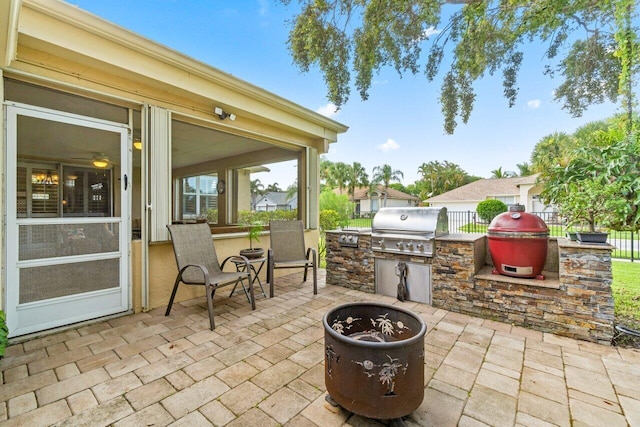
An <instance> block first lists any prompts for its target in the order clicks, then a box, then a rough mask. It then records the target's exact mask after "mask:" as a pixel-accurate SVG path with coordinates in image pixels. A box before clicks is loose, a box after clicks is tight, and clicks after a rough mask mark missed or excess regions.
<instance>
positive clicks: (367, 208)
mask: <svg viewBox="0 0 640 427" xmlns="http://www.w3.org/2000/svg"><path fill="white" fill-rule="evenodd" d="M333 191H334V192H335V193H336V194H344V195H347V196H348V197H349V200H350V201H352V202H353V203H355V215H356V216H361V215H365V216H368V215H370V214H372V213H376V212H378V211H379V210H380V208H382V207H384V206H385V204H384V203H385V202H384V196H385V191H384V185H378V186H376V187H375V188H373V191H372V190H371V189H370V188H369V187H356V188H355V191H354V192H353V197H351V195H350V194H348V190H347V189H346V188H343V189H342V190H340V189H339V188H336V189H334V190H333ZM419 204H420V198H418V197H416V196H412V195H411V194H407V193H403V192H402V191H398V190H396V189H393V188H388V189H387V202H386V207H389V208H390V207H408V206H418V205H419Z"/></svg>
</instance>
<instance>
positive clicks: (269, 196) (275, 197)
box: [256, 191, 298, 205]
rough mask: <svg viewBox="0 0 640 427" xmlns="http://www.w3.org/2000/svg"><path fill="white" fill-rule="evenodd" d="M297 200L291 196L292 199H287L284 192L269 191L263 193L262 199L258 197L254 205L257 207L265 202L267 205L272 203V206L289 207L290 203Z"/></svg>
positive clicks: (296, 197) (295, 196)
mask: <svg viewBox="0 0 640 427" xmlns="http://www.w3.org/2000/svg"><path fill="white" fill-rule="evenodd" d="M297 199H298V196H297V195H293V197H290V198H287V192H286V191H270V192H268V193H265V194H264V195H263V196H262V197H260V198H259V199H258V200H257V201H256V205H259V204H260V203H261V202H263V201H265V202H267V203H269V202H270V203H272V204H274V205H289V204H291V202H295V201H296V200H297Z"/></svg>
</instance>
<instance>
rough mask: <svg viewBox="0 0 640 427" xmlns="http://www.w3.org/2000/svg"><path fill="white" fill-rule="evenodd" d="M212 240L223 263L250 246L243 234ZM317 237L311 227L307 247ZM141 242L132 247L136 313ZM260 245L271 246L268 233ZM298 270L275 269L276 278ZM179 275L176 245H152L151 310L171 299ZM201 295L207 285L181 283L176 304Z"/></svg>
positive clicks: (263, 273) (314, 244)
mask: <svg viewBox="0 0 640 427" xmlns="http://www.w3.org/2000/svg"><path fill="white" fill-rule="evenodd" d="M213 239H214V244H215V246H216V251H217V254H218V259H219V261H220V262H222V261H223V260H224V259H225V258H226V257H228V256H231V255H237V254H238V252H239V251H240V250H241V249H245V248H247V247H248V242H247V238H246V236H245V235H244V234H243V235H235V236H229V235H227V236H214V237H213ZM318 240H319V236H318V231H317V230H308V231H306V232H305V243H306V245H307V247H312V248H315V249H316V251H317V249H318ZM140 244H141V243H139V244H137V245H134V247H136V248H137V249H135V250H132V261H133V262H134V263H133V278H134V280H133V295H134V309H135V311H136V312H139V311H141V310H142V307H141V305H140V298H141V297H140V295H141V288H142V285H141V281H140V274H141V269H142V266H141V263H140V261H139V256H137V255H136V252H139V250H140V249H139V248H140ZM258 246H259V247H263V248H265V249H267V248H268V247H269V234H268V232H265V233H263V235H262V236H261V238H260V242H259V243H258ZM226 268H228V267H226V266H225V270H226ZM301 270H302V269H301ZM295 271H296V270H275V272H274V275H275V277H276V278H278V277H281V276H284V275H286V274H291V273H293V272H295ZM266 273H267V267H266V265H265V266H264V267H263V269H262V271H261V272H260V279H261V280H262V283H263V287H264V290H265V292H266V293H267V295H268V294H269V289H268V285H266ZM177 274H178V269H177V267H176V260H175V256H174V254H173V246H172V245H171V242H165V243H157V244H153V245H151V246H150V247H149V307H148V308H149V309H154V308H158V307H166V305H167V303H168V302H169V298H170V297H171V291H172V290H173V283H174V281H175V279H176V275H177ZM136 277H137V278H138V279H137V280H136V279H135V278H136ZM276 287H277V281H276ZM221 292H223V295H224V293H229V292H231V288H230V287H228V288H226V289H223V290H221ZM200 296H204V287H202V286H187V285H184V284H180V286H179V287H178V293H177V294H176V299H175V302H174V303H176V302H180V301H186V300H189V299H192V298H196V297H200ZM257 303H258V304H259V303H260V298H257Z"/></svg>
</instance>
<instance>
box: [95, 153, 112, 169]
mask: <svg viewBox="0 0 640 427" xmlns="http://www.w3.org/2000/svg"><path fill="white" fill-rule="evenodd" d="M92 163H93V166H95V167H97V168H101V169H102V168H106V167H107V166H109V158H108V157H107V156H105V155H104V154H98V155H96V156H93V162H92Z"/></svg>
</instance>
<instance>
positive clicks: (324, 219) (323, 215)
mask: <svg viewBox="0 0 640 427" xmlns="http://www.w3.org/2000/svg"><path fill="white" fill-rule="evenodd" d="M339 224H340V217H339V216H338V212H336V211H334V210H333V209H323V210H321V211H320V230H321V231H322V232H326V231H327V230H335V229H336V228H338V225H339Z"/></svg>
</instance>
